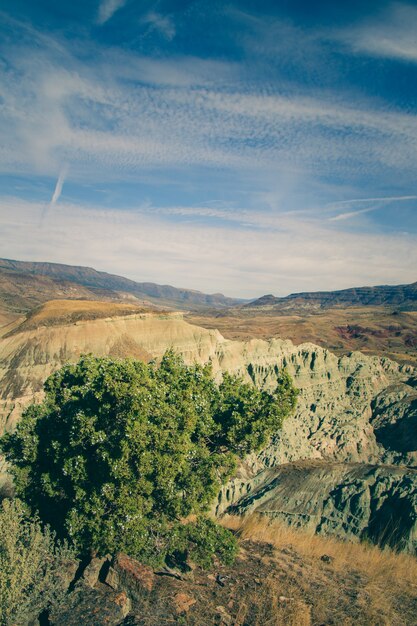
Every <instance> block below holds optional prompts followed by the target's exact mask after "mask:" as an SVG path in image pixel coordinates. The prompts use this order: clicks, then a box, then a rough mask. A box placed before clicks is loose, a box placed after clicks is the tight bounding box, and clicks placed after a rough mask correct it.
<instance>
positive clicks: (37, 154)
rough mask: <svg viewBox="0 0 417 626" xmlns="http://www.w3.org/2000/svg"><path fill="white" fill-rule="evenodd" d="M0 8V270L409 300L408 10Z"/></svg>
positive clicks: (416, 45) (413, 251)
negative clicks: (395, 289)
mask: <svg viewBox="0 0 417 626" xmlns="http://www.w3.org/2000/svg"><path fill="white" fill-rule="evenodd" d="M375 4H376V3H374V2H359V1H356V0H355V1H353V2H350V3H349V5H348V6H345V5H344V3H343V5H341V4H340V3H339V4H336V3H334V2H330V1H328V0H320V1H318V2H317V3H314V6H313V5H312V3H311V2H308V1H307V0H304V1H301V0H295V1H294V2H291V3H288V2H286V1H285V0H282V1H281V2H273V1H272V0H270V1H267V0H263V1H261V2H257V3H255V2H253V1H249V0H240V1H239V2H233V1H232V2H227V3H226V2H212V3H206V2H203V1H202V0H198V1H193V0H189V1H182V2H179V1H178V0H177V1H174V0H165V1H163V0H160V1H155V0H153V1H151V0H144V1H143V2H140V3H138V2H135V1H134V0H102V1H101V2H99V1H90V2H88V1H87V2H83V3H81V2H75V3H74V2H72V3H70V2H68V0H63V2H61V3H59V5H57V4H53V3H51V2H50V1H49V0H38V2H36V3H31V2H30V1H29V0H13V2H12V1H11V0H5V2H4V3H3V10H2V12H0V31H1V35H2V38H1V44H0V59H1V63H0V84H1V93H0V132H1V137H2V141H1V145H0V180H1V190H0V247H1V248H0V256H1V257H5V258H10V259H17V260H26V261H49V262H55V263H65V264H70V265H85V266H90V267H94V268H95V269H97V270H101V271H107V272H110V273H114V274H119V275H122V276H126V277H127V278H131V279H133V280H136V281H138V282H147V281H148V282H155V283H158V284H170V285H174V286H176V287H183V288H188V289H196V290H200V291H203V292H206V293H215V292H221V293H224V294H225V295H228V296H234V297H241V298H256V297H259V296H261V295H264V294H267V293H273V294H274V295H278V296H283V295H288V294H290V293H294V292H301V291H324V290H336V289H344V288H349V287H360V286H365V285H382V284H406V283H411V282H415V280H416V275H415V269H416V268H417V213H416V209H417V185H416V174H417V119H416V115H415V113H416V104H417V81H416V80H415V78H416V71H417V40H416V37H415V32H417V8H416V7H415V6H413V4H412V3H406V2H385V1H381V2H379V3H378V6H377V7H376V6H375Z"/></svg>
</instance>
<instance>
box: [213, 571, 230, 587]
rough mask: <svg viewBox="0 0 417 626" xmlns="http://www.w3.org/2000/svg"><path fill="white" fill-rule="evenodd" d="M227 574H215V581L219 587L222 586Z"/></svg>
mask: <svg viewBox="0 0 417 626" xmlns="http://www.w3.org/2000/svg"><path fill="white" fill-rule="evenodd" d="M228 578H229V576H223V574H217V576H216V583H217V584H218V585H220V587H224V586H225V584H226V582H227V579H228Z"/></svg>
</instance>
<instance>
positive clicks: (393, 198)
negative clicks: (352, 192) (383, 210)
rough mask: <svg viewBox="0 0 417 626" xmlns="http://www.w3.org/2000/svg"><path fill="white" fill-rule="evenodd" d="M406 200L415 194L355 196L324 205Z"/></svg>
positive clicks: (413, 198) (336, 205)
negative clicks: (381, 196) (378, 196)
mask: <svg viewBox="0 0 417 626" xmlns="http://www.w3.org/2000/svg"><path fill="white" fill-rule="evenodd" d="M407 200H417V196H386V197H383V198H355V199H354V200H342V201H341V202H329V204H327V205H326V206H333V207H338V206H348V205H349V204H361V203H363V202H394V201H398V202H404V201H407Z"/></svg>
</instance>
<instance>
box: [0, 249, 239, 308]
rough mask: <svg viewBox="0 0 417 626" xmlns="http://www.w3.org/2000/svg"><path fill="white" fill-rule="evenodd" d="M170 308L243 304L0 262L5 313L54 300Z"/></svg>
mask: <svg viewBox="0 0 417 626" xmlns="http://www.w3.org/2000/svg"><path fill="white" fill-rule="evenodd" d="M129 296H130V297H131V298H134V299H137V300H140V301H144V300H145V301H147V302H151V303H154V304H157V305H160V306H167V307H172V308H183V309H194V310H196V309H197V310H198V309H201V308H207V307H211V308H223V307H229V306H236V305H238V304H241V303H242V302H243V300H238V299H236V298H227V297H225V296H224V295H223V294H221V293H215V294H210V295H208V294H205V293H202V292H200V291H194V290H191V289H178V288H177V287H172V286H171V285H157V284H155V283H148V282H146V283H139V282H135V281H134V280H129V279H128V278H123V277H122V276H116V275H115V274H108V273H107V272H99V271H97V270H95V269H93V268H91V267H82V266H75V265H62V264H60V263H37V262H27V261H14V260H10V259H0V300H1V302H2V304H3V306H5V307H6V308H7V309H9V310H20V311H21V312H26V311H28V310H30V309H32V308H33V307H34V306H37V305H38V304H41V303H43V302H45V301H47V300H51V299H55V298H76V299H80V298H84V299H89V300H91V299H96V300H100V299H106V300H126V299H129Z"/></svg>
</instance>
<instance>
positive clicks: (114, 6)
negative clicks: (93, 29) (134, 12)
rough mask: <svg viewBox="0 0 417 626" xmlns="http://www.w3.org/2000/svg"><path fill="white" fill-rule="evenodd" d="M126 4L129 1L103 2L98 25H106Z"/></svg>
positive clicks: (99, 9)
mask: <svg viewBox="0 0 417 626" xmlns="http://www.w3.org/2000/svg"><path fill="white" fill-rule="evenodd" d="M126 2H127V0H101V2H100V5H99V8H98V15H97V23H98V24H100V25H102V24H105V22H107V21H108V20H109V19H110V18H111V17H113V15H114V14H115V13H116V11H118V10H119V9H121V8H122V7H123V6H124V5H125V4H126Z"/></svg>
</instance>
